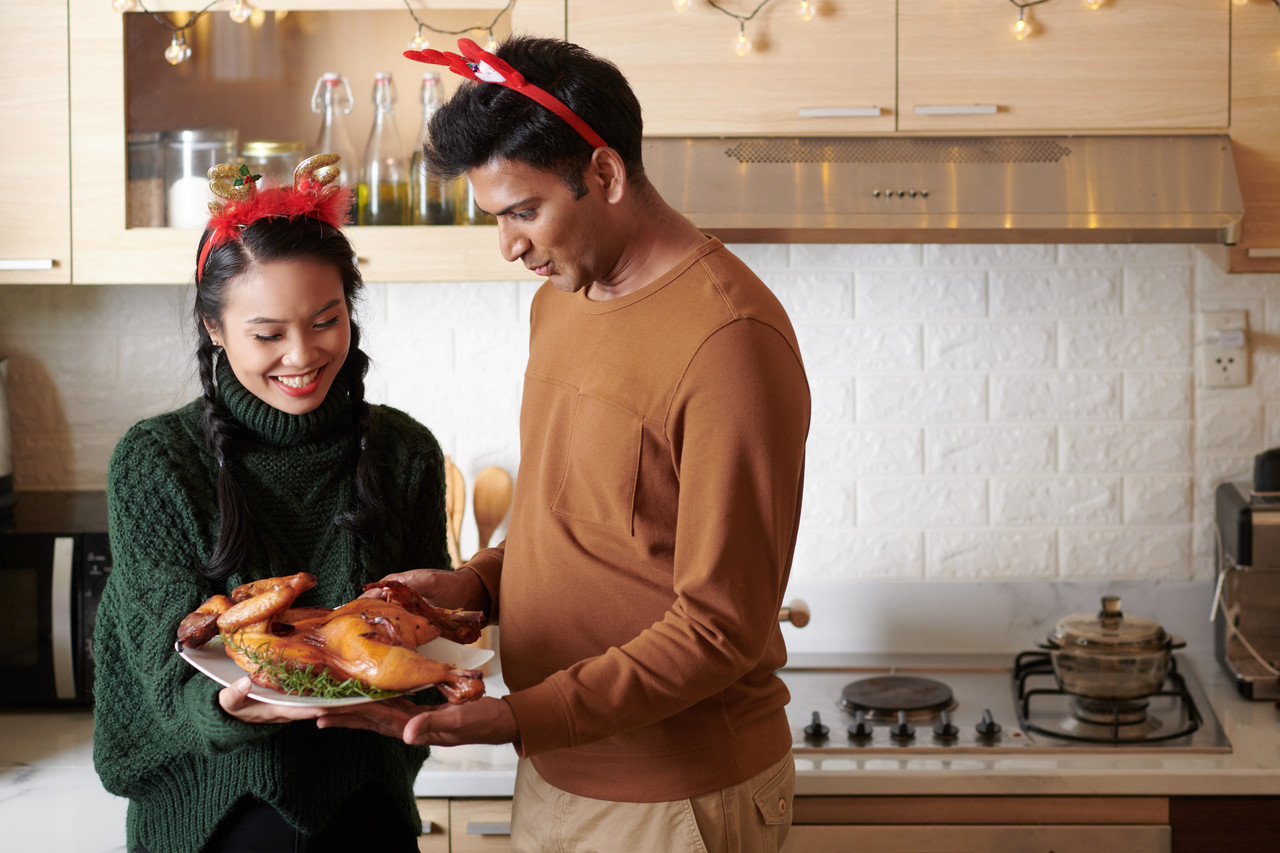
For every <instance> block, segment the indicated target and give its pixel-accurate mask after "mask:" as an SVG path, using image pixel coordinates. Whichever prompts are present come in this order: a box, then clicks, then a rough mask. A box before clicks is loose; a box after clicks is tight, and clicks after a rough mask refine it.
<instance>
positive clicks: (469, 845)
mask: <svg viewBox="0 0 1280 853" xmlns="http://www.w3.org/2000/svg"><path fill="white" fill-rule="evenodd" d="M418 814H420V815H422V836H421V837H420V838H419V839H418V851H419V853H485V851H508V850H510V849H511V800H509V799H477V800H438V799H425V798H424V799H419V800H418Z"/></svg>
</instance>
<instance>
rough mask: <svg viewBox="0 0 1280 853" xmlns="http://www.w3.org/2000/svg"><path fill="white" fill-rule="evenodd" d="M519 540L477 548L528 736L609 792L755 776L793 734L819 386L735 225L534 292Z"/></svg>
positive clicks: (549, 758) (545, 771) (637, 792)
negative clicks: (804, 533) (804, 508)
mask: <svg viewBox="0 0 1280 853" xmlns="http://www.w3.org/2000/svg"><path fill="white" fill-rule="evenodd" d="M531 320H532V330H531V342H530V353H529V364H528V368H527V370H526V373H525V385H524V401H523V404H522V407H521V415H520V434H521V441H520V445H521V446H520V452H521V455H520V469H519V476H518V477H517V485H516V491H515V501H514V506H513V509H512V516H511V523H510V527H509V530H508V536H507V540H506V542H505V544H504V545H503V546H500V547H498V548H494V549H489V550H487V551H483V552H481V553H480V554H479V555H477V557H476V559H474V560H473V561H472V564H471V565H472V568H473V569H474V570H475V571H477V572H478V573H479V574H480V576H481V578H482V579H483V580H484V582H485V585H486V586H487V588H488V589H489V591H490V593H491V594H494V593H495V592H496V594H494V600H495V601H496V602H498V604H497V606H496V607H495V614H494V615H495V616H496V617H497V618H498V619H499V621H500V623H501V626H502V669H503V674H504V677H505V678H506V680H507V684H508V686H509V687H510V690H511V695H510V697H509V699H508V701H509V703H510V705H511V707H512V709H513V711H514V713H515V716H516V720H517V723H518V725H519V729H520V744H519V748H520V750H521V753H522V754H523V755H525V756H529V757H531V758H532V760H533V763H534V765H535V766H536V767H537V769H538V772H539V773H540V774H541V775H542V776H543V778H545V779H546V780H547V781H548V782H550V783H551V784H552V785H555V786H556V787H558V788H560V789H562V790H565V791H569V792H571V793H574V794H578V795H580V796H586V797H593V798H596V799H605V800H615V801H627V802H654V801H662V800H672V799H682V798H685V797H689V796H694V795H697V794H702V793H706V792H708V791H712V790H716V789H718V788H722V787H725V786H727V785H732V784H736V783H738V782H741V781H743V780H745V779H747V778H749V777H750V776H752V775H754V774H756V773H758V772H759V771H761V770H763V769H764V768H766V767H767V766H769V765H770V764H772V763H773V762H775V761H777V760H778V759H779V758H781V757H782V756H783V755H785V754H786V751H787V749H788V748H789V746H790V743H791V733H790V728H789V727H788V725H787V721H786V716H785V714H784V711H783V706H784V705H785V704H786V702H787V700H788V694H787V690H786V687H785V686H784V685H783V683H782V681H781V680H780V679H779V678H778V677H777V676H776V675H774V671H775V670H776V669H777V668H778V667H780V666H781V665H782V664H783V663H784V662H785V660H786V649H785V647H784V645H783V640H782V635H781V633H780V631H779V627H778V609H779V607H780V606H781V603H782V597H783V593H784V589H785V586H786V583H787V576H788V573H789V571H790V568H791V556H792V552H793V550H794V547H795V540H796V528H797V524H798V522H799V519H800V494H801V489H802V485H803V480H804V444H805V438H806V435H807V433H808V428H809V402H810V401H809V388H808V383H807V381H806V378H805V373H804V368H803V366H802V364H801V360H800V352H799V347H798V346H797V343H796V338H795V333H794V331H793V330H792V328H791V323H790V321H789V320H788V319H787V315H786V312H785V311H784V310H783V308H782V306H781V305H780V304H779V303H778V300H777V299H776V298H775V297H774V295H773V294H772V293H771V292H770V291H769V289H768V288H767V287H766V286H765V285H764V284H763V283H762V282H761V281H760V280H759V279H758V278H757V277H756V276H755V275H754V274H753V273H752V272H751V271H750V270H749V269H748V268H747V267H746V266H745V265H744V264H743V263H742V262H741V261H740V260H738V259H737V258H736V257H735V256H734V255H733V254H732V253H731V252H729V251H728V250H727V249H725V248H724V246H723V245H721V244H720V242H719V241H718V240H715V239H710V240H708V241H707V242H706V243H704V244H702V245H701V246H699V247H698V248H697V249H695V250H694V251H692V252H690V253H689V255H688V256H686V257H685V258H684V259H683V260H682V261H681V262H680V263H679V264H677V265H676V267H675V268H673V269H672V270H671V271H670V272H668V273H667V274H666V275H664V276H663V277H662V278H660V279H658V280H657V281H655V282H653V283H652V284H650V285H648V286H646V287H645V288H643V289H641V290H639V291H637V292H635V293H632V294H630V295H628V296H624V297H622V298H619V299H614V300H610V301H604V302H595V301H591V300H589V299H587V298H586V296H585V294H584V293H577V294H567V293H563V292H561V291H559V290H556V289H555V288H554V287H552V286H551V285H549V284H546V285H543V287H542V288H541V290H539V292H538V294H537V296H536V297H535V299H534V302H533V308H532V315H531Z"/></svg>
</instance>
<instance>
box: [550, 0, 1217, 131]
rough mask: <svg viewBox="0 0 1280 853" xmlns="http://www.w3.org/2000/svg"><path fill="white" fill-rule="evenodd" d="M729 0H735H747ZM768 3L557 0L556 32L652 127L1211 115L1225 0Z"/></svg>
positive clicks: (1154, 121)
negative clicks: (745, 17)
mask: <svg viewBox="0 0 1280 853" xmlns="http://www.w3.org/2000/svg"><path fill="white" fill-rule="evenodd" d="M740 5H741V8H738V7H735V6H733V5H732V4H730V5H729V6H728V8H730V9H737V10H738V11H740V12H744V13H745V12H748V11H750V9H751V8H752V7H751V4H740ZM813 7H814V8H815V9H816V10H817V14H816V16H815V17H814V19H813V20H812V21H809V22H805V21H802V20H801V19H800V17H799V16H798V15H797V14H796V9H795V7H794V5H793V4H787V3H770V4H768V5H766V6H765V7H763V8H762V9H761V10H760V12H759V14H758V15H757V17H756V18H754V19H753V20H751V21H750V22H748V23H747V24H746V25H745V26H746V33H747V35H748V37H749V38H750V39H751V40H752V42H753V43H754V44H753V47H752V49H751V50H750V51H749V52H748V53H747V54H746V55H745V56H743V57H738V56H736V55H735V54H734V51H733V40H734V39H735V38H736V35H737V32H736V31H737V22H736V21H735V20H734V19H733V18H731V17H729V16H727V15H725V14H722V13H720V12H718V11H716V10H715V9H714V8H712V7H711V6H710V5H709V4H705V3H693V4H691V5H690V8H689V10H688V11H686V12H684V13H683V14H680V13H676V12H675V11H674V10H673V9H672V7H671V3H670V2H668V0H644V2H637V3H633V4H629V5H628V6H627V7H626V10H625V11H624V10H622V9H617V8H613V7H608V8H605V7H604V6H603V5H602V4H600V3H596V2H592V0H568V2H567V4H566V17H567V23H566V26H567V31H568V37H569V39H570V40H572V41H576V42H578V43H580V44H582V45H584V46H585V47H588V48H590V49H592V50H595V51H597V52H599V53H602V54H603V55H605V56H607V57H609V58H610V59H612V60H614V61H615V62H617V63H618V64H619V65H620V66H621V67H622V69H623V70H624V71H625V72H626V74H627V76H628V78H629V79H630V80H631V82H632V84H633V86H634V88H635V90H636V93H637V95H638V96H639V98H640V103H641V105H642V106H643V108H644V116H645V128H646V133H648V134H650V135H653V136H686V135H689V136H715V135H744V134H749V135H760V134H764V135H782V134H796V135H803V136H822V135H846V134H863V133H877V134H883V133H893V132H911V133H916V132H920V133H933V134H936V133H1008V132H1046V133H1049V132H1053V133H1063V132H1120V131H1135V130H1137V131H1154V130H1167V131H1183V130H1207V129H1216V130H1221V129H1225V128H1226V126H1227V121H1228V102H1229V93H1228V84H1229V81H1228V73H1229V70H1230V68H1229V65H1230V60H1229V51H1230V21H1231V18H1230V9H1229V0H1124V2H1112V3H1104V4H1103V5H1102V6H1101V7H1100V8H1099V9H1096V10H1095V9H1090V8H1089V7H1088V6H1087V5H1085V4H1084V3H1080V2H1076V3H1049V4H1042V5H1039V6H1035V7H1031V8H1029V9H1028V10H1027V15H1028V16H1029V17H1030V18H1031V19H1032V20H1033V21H1034V22H1035V25H1036V27H1037V28H1038V30H1039V31H1038V32H1037V33H1036V34H1035V35H1033V36H1031V37H1028V38H1026V39H1024V40H1021V41H1019V40H1018V39H1017V38H1015V37H1014V35H1013V31H1012V25H1013V23H1014V22H1015V21H1016V20H1017V8H1016V7H1015V6H1013V5H1011V4H1008V3H993V2H991V1H990V0H950V2H947V3H895V2H893V0H851V2H843V3H815V4H813Z"/></svg>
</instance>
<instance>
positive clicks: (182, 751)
mask: <svg viewBox="0 0 1280 853" xmlns="http://www.w3.org/2000/svg"><path fill="white" fill-rule="evenodd" d="M218 381H219V389H220V391H219V393H220V395H221V401H222V403H223V405H224V407H225V411H226V412H227V413H229V416H230V419H231V421H232V422H233V423H234V425H235V439H234V441H233V443H232V446H231V450H230V452H229V453H228V465H229V467H230V470H231V471H232V472H233V473H234V474H235V477H236V479H237V481H238V482H239V483H240V484H241V485H242V486H243V488H244V491H245V493H246V497H247V501H248V505H249V508H250V513H251V515H250V517H251V519H252V524H253V543H254V544H253V547H252V549H251V558H250V561H249V565H248V567H246V568H245V569H243V570H241V571H238V572H237V573H236V574H233V575H232V576H231V577H229V578H227V579H226V580H225V581H222V582H211V581H209V580H208V579H207V578H206V577H205V576H204V575H203V574H202V573H201V571H200V570H201V567H202V566H203V565H204V563H205V561H206V560H208V559H209V556H210V555H211V554H212V553H213V548H214V544H215V543H216V541H217V536H218V526H219V514H218V507H217V500H216V498H215V483H216V481H217V473H218V465H217V462H216V461H215V460H214V458H213V456H212V454H211V453H210V452H209V450H208V448H207V447H206V444H205V441H204V432H203V426H202V423H201V414H202V411H203V406H202V404H201V402H200V401H198V400H197V401H194V402H192V403H190V404H188V405H186V406H184V407H183V408H181V409H178V410H177V411H174V412H169V413H167V414H164V415H160V416H157V417H154V418H150V419H147V420H144V421H141V422H140V423H138V424H136V425H135V426H134V427H132V428H131V429H130V430H129V431H128V432H127V433H126V434H125V436H124V438H123V439H121V441H120V443H119V445H118V446H117V447H116V449H115V453H114V454H113V456H112V459H111V463H110V467H109V469H108V474H107V481H108V506H109V510H110V529H111V552H112V560H113V569H112V573H111V576H110V579H109V581H108V583H107V587H106V591H105V593H104V595H103V599H102V603H101V605H100V607H99V609H98V612H97V617H96V619H97V626H96V630H95V633H94V658H95V663H96V683H95V707H94V722H95V726H94V745H93V746H94V764H95V766H96V768H97V771H98V774H99V776H101V778H102V782H103V785H104V786H105V787H106V789H107V790H108V791H111V792H112V793H115V794H118V795H120V796H124V797H128V798H129V811H128V845H129V849H130V850H134V849H135V848H136V846H137V845H138V844H142V845H145V846H146V847H147V848H148V849H149V850H151V851H155V853H161V851H163V853H186V851H190V853H197V851H199V849H200V848H201V847H202V846H203V844H204V843H205V841H206V840H207V839H208V838H209V836H210V835H211V834H212V833H213V831H214V828H215V827H216V826H217V824H218V821H219V820H220V819H221V818H222V817H223V816H224V815H225V814H226V813H227V811H228V810H229V809H230V808H231V806H232V804H234V803H235V802H236V800H238V799H240V797H242V796H244V795H246V794H251V795H253V796H256V797H258V798H260V799H262V800H265V801H266V802H268V803H270V804H271V805H272V806H274V807H275V808H276V809H277V810H278V811H279V812H280V813H281V814H282V815H284V817H285V818H286V819H288V820H289V821H290V822H291V823H292V824H294V825H295V826H297V827H299V828H301V829H302V830H304V831H306V832H314V831H316V830H317V829H319V828H320V827H321V826H322V825H323V824H324V823H325V822H326V820H327V819H328V818H330V817H331V816H333V815H335V814H337V813H339V811H340V807H341V806H342V804H343V802H344V801H345V800H347V799H348V798H349V797H351V796H352V795H353V794H354V793H355V792H356V791H357V790H359V789H360V788H361V787H363V786H365V785H367V784H371V783H372V784H376V785H378V786H380V787H381V789H382V794H383V795H384V796H385V797H386V798H387V799H388V800H389V801H390V802H392V803H394V804H395V805H396V807H397V808H398V809H399V811H400V812H401V813H402V815H403V818H404V823H405V828H406V830H407V831H409V830H411V829H412V828H415V827H416V828H418V829H419V830H420V827H421V824H420V822H419V820H418V816H417V810H416V808H415V804H414V801H413V794H412V784H413V780H414V777H415V776H416V774H417V772H418V769H419V767H420V766H421V764H422V761H423V760H424V759H425V758H426V755H427V750H426V749H424V748H411V747H406V746H405V745H404V744H402V743H400V742H399V741H397V740H395V739H392V738H387V737H382V736H380V735H376V734H373V733H370V732H363V731H354V730H349V729H325V730H320V729H317V728H316V726H315V724H314V723H313V722H310V721H307V722H296V723H288V724H273V725H252V724H248V723H243V722H241V721H239V720H236V719H234V718H232V717H230V716H228V715H227V714H226V713H224V712H223V711H222V709H221V708H220V707H219V705H218V700H217V693H218V691H219V690H220V689H221V685H219V684H218V683H217V682H215V681H213V680H212V679H210V678H207V677H206V676H204V675H203V674H201V673H200V672H198V671H196V670H195V669H194V668H192V667H191V666H189V665H188V664H187V663H186V662H185V661H183V660H182V659H181V658H180V657H179V656H178V654H177V652H176V651H175V650H174V640H175V631H176V628H177V626H178V623H179V622H180V621H181V620H182V618H183V617H184V616H185V615H186V614H187V613H189V612H191V611H192V610H194V609H196V607H198V606H199V605H200V604H201V603H202V602H203V601H205V600H206V599H207V598H208V597H209V596H210V595H213V594H214V593H218V592H224V593H225V592H227V591H229V590H231V589H232V588H234V587H235V586H237V585H239V584H241V583H244V582H246V581H250V580H255V579H257V578H262V577H272V576H279V575H288V574H293V573H294V572H300V571H308V572H311V573H312V574H314V575H315V576H316V579H317V583H316V586H315V587H314V588H313V589H311V590H309V591H308V592H307V593H305V594H304V595H303V596H302V597H300V598H299V601H298V603H299V605H311V606H325V607H336V606H338V605H340V604H343V603H345V602H347V601H350V600H351V599H353V598H355V597H356V596H357V595H359V593H360V591H361V587H362V586H363V584H365V583H367V582H369V581H372V580H376V579H378V578H380V577H383V576H384V575H386V574H389V573H391V572H397V571H404V570H407V569H413V568H422V567H447V566H448V565H449V558H448V550H447V548H446V546H445V533H444V529H445V527H444V525H445V514H444V470H443V469H444V460H443V456H442V455H441V451H440V446H439V444H438V443H437V442H436V440H435V438H434V437H433V436H432V435H431V433H430V432H429V431H428V430H427V428H426V427H424V426H422V425H421V424H419V423H417V422H416V421H414V420H413V419H412V418H410V417H409V416H407V415H405V414H404V413H402V412H399V411H396V410H395V409H391V408H387V407H383V406H372V407H371V409H370V415H369V424H370V430H371V442H370V447H369V450H367V451H366V452H372V453H375V454H376V456H377V459H378V460H379V470H380V471H381V474H382V492H383V495H384V497H385V499H386V502H387V506H388V514H387V523H386V525H385V527H384V529H383V531H382V532H381V534H380V535H379V536H378V538H377V541H376V542H373V543H368V544H364V543H361V542H360V541H359V540H358V539H357V538H356V537H355V536H354V535H353V534H351V533H348V532H346V531H344V530H342V529H340V528H338V527H337V526H336V525H335V524H334V522H333V518H334V516H336V515H337V514H338V513H339V512H341V511H343V510H346V509H349V508H352V507H353V506H354V504H355V497H354V486H353V471H354V462H355V459H356V440H355V437H354V432H353V426H352V406H351V402H350V397H349V394H348V385H347V383H346V381H345V379H344V377H343V376H339V377H338V378H337V379H336V380H335V383H334V386H333V388H332V389H331V390H330V392H329V395H328V397H327V398H326V399H325V401H324V403H323V404H322V405H321V406H320V408H318V409H317V410H316V411H314V412H311V413H309V414H306V415H289V414H286V413H284V412H281V411H279V410H278V409H274V408H272V407H271V406H268V405H267V404H266V403H264V402H262V401H261V400H259V399H258V398H257V397H255V396H254V395H253V394H251V393H250V392H249V391H247V390H246V389H245V388H244V387H243V386H242V385H240V383H239V382H237V381H236V379H235V376H234V374H233V373H232V371H231V370H230V369H228V368H227V367H226V365H225V362H224V363H223V365H221V367H220V369H219V371H218Z"/></svg>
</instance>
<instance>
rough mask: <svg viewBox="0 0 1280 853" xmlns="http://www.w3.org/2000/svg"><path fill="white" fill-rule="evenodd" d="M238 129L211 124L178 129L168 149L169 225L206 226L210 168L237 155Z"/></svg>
mask: <svg viewBox="0 0 1280 853" xmlns="http://www.w3.org/2000/svg"><path fill="white" fill-rule="evenodd" d="M236 136H237V134H236V131H235V130H231V129H227V128H220V127H212V128H199V129H193V130H175V131H172V132H171V133H169V134H168V138H167V145H166V151H165V186H166V193H167V195H166V201H167V204H166V207H165V224H167V225H168V226H169V227H170V228H204V226H205V224H206V223H207V222H208V221H209V202H211V201H218V200H219V199H218V198H217V196H215V195H214V194H213V192H212V191H211V190H210V189H209V170H210V169H211V168H213V167H214V166H216V165H218V164H219V163H231V162H233V161H234V160H235V159H236Z"/></svg>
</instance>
